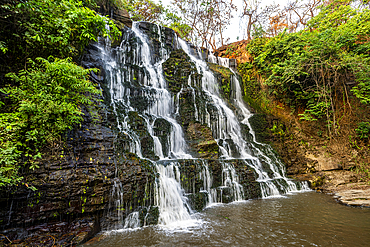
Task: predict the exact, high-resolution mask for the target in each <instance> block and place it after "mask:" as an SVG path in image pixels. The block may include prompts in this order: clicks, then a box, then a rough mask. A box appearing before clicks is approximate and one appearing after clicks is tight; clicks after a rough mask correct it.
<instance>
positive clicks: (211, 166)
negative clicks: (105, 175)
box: [98, 23, 306, 228]
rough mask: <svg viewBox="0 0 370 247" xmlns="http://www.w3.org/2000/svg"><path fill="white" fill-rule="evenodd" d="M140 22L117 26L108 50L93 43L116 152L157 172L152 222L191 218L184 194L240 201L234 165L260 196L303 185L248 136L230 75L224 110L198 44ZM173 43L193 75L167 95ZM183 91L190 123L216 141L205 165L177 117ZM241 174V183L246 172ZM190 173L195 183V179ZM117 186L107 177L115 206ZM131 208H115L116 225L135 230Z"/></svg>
mask: <svg viewBox="0 0 370 247" xmlns="http://www.w3.org/2000/svg"><path fill="white" fill-rule="evenodd" d="M141 25H144V24H142V23H133V27H132V29H127V30H125V32H124V34H123V38H122V42H121V44H120V46H118V47H116V48H114V49H113V48H110V44H109V42H100V43H99V44H98V49H99V52H100V57H101V59H102V60H103V61H104V71H105V78H106V79H105V81H106V82H105V83H106V87H107V90H108V92H107V94H106V95H107V96H106V97H108V98H107V100H108V101H109V102H110V106H109V107H110V109H111V111H112V113H113V115H114V116H115V122H116V126H117V131H118V132H120V133H122V135H121V137H120V138H122V139H121V141H120V145H122V147H123V152H126V153H133V154H135V155H136V156H137V157H139V158H140V159H142V160H146V161H148V162H150V164H152V166H153V167H154V170H155V172H156V173H157V175H156V176H157V179H156V180H155V186H154V187H155V192H154V205H155V206H158V209H159V224H160V225H162V226H169V225H173V224H175V225H176V224H178V225H181V224H183V223H179V222H187V221H191V220H192V214H193V212H194V211H193V209H192V206H191V205H192V203H191V200H190V199H189V198H190V197H189V194H192V195H193V197H195V196H196V198H197V200H198V201H199V202H202V203H204V206H211V205H213V204H215V203H223V202H230V201H242V200H244V199H245V188H243V185H242V182H241V177H240V176H241V175H240V174H239V173H238V169H239V171H240V170H244V171H246V172H247V171H249V173H248V174H250V175H251V174H255V176H256V181H257V182H258V183H257V184H259V185H260V186H259V188H260V190H261V197H263V198H266V197H270V196H279V195H281V194H284V193H289V192H293V191H298V190H299V189H306V187H305V185H301V186H299V187H302V188H298V187H297V185H296V183H294V182H293V181H291V180H290V179H288V178H286V177H285V176H284V174H285V170H284V169H285V168H284V165H283V164H282V163H281V161H280V160H279V159H278V158H277V157H276V156H275V154H274V153H273V150H272V149H271V147H270V146H269V145H266V144H262V143H259V142H257V141H256V137H255V133H254V132H253V129H252V128H251V125H250V123H249V121H248V119H249V118H250V117H251V116H252V114H251V112H250V111H249V110H248V108H247V107H246V106H245V104H244V102H243V99H242V93H241V88H240V83H239V81H238V79H237V75H236V74H234V75H233V76H232V83H231V84H232V91H233V94H232V96H233V97H232V100H231V103H232V104H233V105H234V108H232V107H231V106H230V102H227V101H225V99H224V98H223V96H222V93H221V91H220V88H219V85H218V82H217V79H216V77H215V76H214V74H213V73H212V72H211V70H210V69H209V67H208V64H207V63H206V62H205V61H203V60H202V59H201V58H202V54H201V53H200V50H199V49H198V50H196V51H194V49H193V48H191V47H190V46H189V44H188V43H186V42H185V41H183V40H181V39H180V38H178V37H177V36H176V35H173V37H174V38H173V39H172V40H171V41H169V38H168V37H166V35H168V32H167V34H166V30H164V29H163V28H162V27H160V26H158V25H154V24H151V25H149V24H145V25H149V29H150V30H149V31H148V27H142V26H141ZM148 33H150V35H152V36H153V37H154V38H151V37H150V36H148ZM107 43H108V45H107ZM177 49H182V50H183V51H184V52H185V53H186V54H187V55H188V56H189V57H190V61H189V62H191V63H193V64H194V65H195V67H196V71H197V73H198V74H199V75H201V81H200V82H199V83H198V82H196V81H195V79H194V78H193V77H192V75H193V74H190V75H187V76H186V77H185V78H186V79H185V80H186V83H184V84H183V85H182V86H181V88H180V87H179V88H178V91H176V93H174V92H172V91H170V90H169V85H168V82H167V81H166V79H165V76H164V71H163V65H164V63H165V62H166V61H167V60H168V59H169V57H170V55H171V52H172V51H174V50H177ZM209 60H210V61H212V62H217V63H219V64H221V65H223V66H226V67H228V66H229V65H230V62H229V60H228V59H224V58H216V57H214V56H213V57H210V58H209ZM185 91H187V92H190V94H191V101H192V103H191V104H192V106H191V107H192V108H193V109H192V111H193V115H194V121H195V122H196V123H199V124H202V126H203V125H204V126H207V128H209V129H210V132H211V133H212V137H213V138H214V140H215V141H216V143H217V145H218V150H219V151H218V152H219V153H220V157H219V159H218V160H217V161H214V162H213V163H212V162H210V161H208V160H207V159H198V158H194V157H195V156H193V155H192V153H191V152H190V147H189V146H188V145H187V140H186V138H185V133H186V129H185V128H183V125H182V124H183V123H181V116H180V115H181V114H180V105H181V99H180V98H181V95H182V94H183V93H184V92H185ZM199 97H203V98H205V99H206V102H205V103H206V106H200V105H199ZM238 117H239V118H240V117H242V120H241V121H239V120H238ZM243 125H246V126H248V128H249V135H250V136H252V141H251V142H248V141H247V140H246V139H245V138H244V137H243V136H245V135H243V130H242V127H243ZM187 162H188V163H189V162H190V164H192V165H191V169H195V170H196V171H195V170H192V171H191V172H190V173H191V174H193V175H192V176H193V177H192V178H191V179H192V180H191V179H190V178H189V179H188V178H187V177H186V176H187V174H188V173H189V172H188V173H186V169H185V168H184V166H183V164H185V163H187ZM237 166H238V167H237ZM241 167H242V168H241ZM189 169H190V168H189ZM217 169H218V170H217ZM266 169H267V170H266ZM190 173H189V174H190ZM214 173H218V174H220V175H217V176H221V181H215V179H214V178H215V174H214ZM243 176H244V177H243V179H244V181H245V179H246V176H247V175H246V173H245V174H244V175H243ZM196 179H199V180H200V181H201V182H200V183H196V181H195V180H196ZM190 180H191V181H190ZM121 187H122V185H121V184H120V183H119V182H116V181H115V182H114V189H113V192H112V193H113V194H112V196H114V197H115V198H116V199H115V201H114V205H115V207H116V208H117V209H118V210H120V209H121V208H122V207H123V195H122V188H121ZM132 210H133V212H129V211H127V212H129V213H127V214H128V215H126V214H123V213H122V212H118V218H119V221H120V222H121V224H122V225H123V227H124V228H137V227H139V226H140V224H142V223H140V219H139V218H140V217H141V216H140V214H139V212H137V211H135V210H136V209H135V208H133V209H132ZM145 217H146V216H145ZM145 217H144V218H145ZM144 221H145V219H144ZM143 224H144V225H145V222H144V223H143Z"/></svg>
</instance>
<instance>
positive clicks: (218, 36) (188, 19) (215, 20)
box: [172, 0, 236, 50]
mask: <svg viewBox="0 0 370 247" xmlns="http://www.w3.org/2000/svg"><path fill="white" fill-rule="evenodd" d="M172 3H173V5H174V6H175V10H178V11H179V13H180V16H181V17H182V18H183V19H184V20H185V23H186V24H187V25H188V26H189V27H190V28H191V31H190V33H189V39H190V40H191V41H192V42H193V43H196V44H198V45H200V46H202V47H206V46H210V47H211V48H212V49H213V50H215V49H216V48H217V46H219V45H223V44H224V43H225V42H226V39H225V37H224V36H223V35H222V32H223V30H224V29H225V28H226V27H227V26H228V25H229V24H230V20H231V18H232V12H233V11H234V10H236V6H235V5H234V4H233V3H232V0H177V1H174V2H172Z"/></svg>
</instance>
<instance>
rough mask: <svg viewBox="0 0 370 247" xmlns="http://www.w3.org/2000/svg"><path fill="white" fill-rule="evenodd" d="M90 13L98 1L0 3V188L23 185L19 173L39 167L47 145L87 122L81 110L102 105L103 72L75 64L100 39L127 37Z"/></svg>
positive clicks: (19, 0)
mask: <svg viewBox="0 0 370 247" xmlns="http://www.w3.org/2000/svg"><path fill="white" fill-rule="evenodd" d="M86 6H89V7H91V8H95V7H96V6H97V5H96V1H95V0H84V1H82V2H80V1H74V0H29V1H21V0H14V1H3V2H2V3H0V78H1V81H0V96H1V98H0V106H1V108H0V187H2V186H7V185H15V184H17V183H19V182H20V181H21V180H22V177H20V175H19V174H18V172H19V169H23V168H24V167H26V168H29V169H35V168H38V161H39V160H40V158H42V155H43V154H44V150H45V148H46V146H47V145H50V144H52V143H54V142H59V141H61V140H62V136H63V134H64V133H65V131H66V130H68V129H70V128H72V127H73V126H74V125H76V124H78V123H80V122H81V121H82V119H83V118H82V115H83V113H82V110H81V109H82V108H81V107H83V106H88V107H90V106H92V105H95V104H96V100H94V96H95V95H98V94H100V91H99V90H98V89H96V87H95V86H94V85H93V84H92V82H91V81H89V80H88V75H89V73H90V72H91V71H95V72H96V70H94V69H88V70H85V69H83V68H81V67H79V66H77V65H76V64H75V63H74V62H72V58H74V59H75V60H78V58H79V56H80V55H81V54H82V52H83V49H84V48H85V47H86V45H88V44H89V43H90V42H92V41H97V39H98V36H103V37H110V38H111V39H115V38H118V37H119V36H120V32H119V30H118V28H117V27H116V26H115V25H114V23H113V21H111V20H109V19H108V18H106V17H102V16H100V15H98V14H96V12H95V11H94V10H92V9H90V8H87V7H86ZM106 25H108V26H109V27H110V28H109V29H107V28H106ZM71 57H72V58H71ZM46 58H48V59H46ZM9 72H10V73H9ZM5 74H7V75H6V77H5ZM25 171H26V170H25ZM26 185H27V184H26ZM27 187H28V185H27ZM30 188H31V189H32V188H33V187H32V186H30Z"/></svg>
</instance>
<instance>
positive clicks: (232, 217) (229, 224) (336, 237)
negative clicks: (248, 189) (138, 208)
mask: <svg viewBox="0 0 370 247" xmlns="http://www.w3.org/2000/svg"><path fill="white" fill-rule="evenodd" d="M195 217H196V218H197V219H198V221H197V222H198V224H196V225H194V226H192V227H188V228H182V229H178V230H171V231H169V230H165V229H163V228H161V227H160V226H155V227H145V228H141V229H138V230H134V231H132V230H131V231H127V230H125V231H116V232H110V233H109V236H108V237H107V238H105V239H104V240H101V241H100V242H95V243H93V244H90V245H88V246H89V247H90V246H104V247H107V246H226V245H227V246H368V245H369V243H370V209H368V208H351V207H346V206H343V205H340V204H338V203H336V202H335V201H334V200H333V199H332V198H331V197H330V196H327V195H324V194H318V193H315V192H307V193H300V194H295V195H287V196H286V197H281V198H271V199H264V200H250V201H245V202H238V203H231V204H224V205H217V206H214V207H210V208H207V209H205V210H203V211H202V212H201V213H198V214H196V215H195Z"/></svg>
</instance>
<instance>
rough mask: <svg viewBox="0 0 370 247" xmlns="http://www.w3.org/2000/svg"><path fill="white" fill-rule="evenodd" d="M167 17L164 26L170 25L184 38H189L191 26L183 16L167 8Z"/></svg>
mask: <svg viewBox="0 0 370 247" xmlns="http://www.w3.org/2000/svg"><path fill="white" fill-rule="evenodd" d="M165 12H166V17H165V23H163V24H164V26H166V27H169V28H171V29H173V30H175V32H176V33H177V34H178V35H179V36H180V38H182V39H188V37H189V34H190V32H191V30H192V29H191V27H190V26H189V25H187V24H186V23H185V22H184V21H183V19H182V18H180V17H179V16H178V15H176V14H174V13H173V12H171V11H170V10H168V9H166V11H165Z"/></svg>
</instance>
